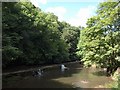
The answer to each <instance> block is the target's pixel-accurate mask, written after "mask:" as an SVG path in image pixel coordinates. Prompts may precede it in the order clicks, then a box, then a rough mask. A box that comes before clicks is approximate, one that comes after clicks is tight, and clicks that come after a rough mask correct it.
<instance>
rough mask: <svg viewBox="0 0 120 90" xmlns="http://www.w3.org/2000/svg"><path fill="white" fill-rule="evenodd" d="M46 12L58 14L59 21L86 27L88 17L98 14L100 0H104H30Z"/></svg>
mask: <svg viewBox="0 0 120 90" xmlns="http://www.w3.org/2000/svg"><path fill="white" fill-rule="evenodd" d="M30 1H31V2H32V3H33V4H34V5H35V6H36V7H39V8H40V9H41V10H42V11H44V12H51V13H54V14H55V15H56V16H58V20H59V21H65V22H67V23H69V24H71V25H72V26H83V27H86V22H87V19H88V18H90V17H92V16H94V15H96V13H95V11H96V9H97V6H98V4H99V2H102V1H103V0H30Z"/></svg>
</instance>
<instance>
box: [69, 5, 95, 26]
mask: <svg viewBox="0 0 120 90" xmlns="http://www.w3.org/2000/svg"><path fill="white" fill-rule="evenodd" d="M94 11H95V6H88V7H85V8H80V10H79V11H78V12H77V14H76V15H75V16H74V17H72V18H70V19H69V20H67V22H68V23H70V24H71V25H73V26H84V27H85V26H86V22H87V19H88V18H90V17H91V16H92V15H93V12H94Z"/></svg>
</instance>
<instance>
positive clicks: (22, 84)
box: [3, 63, 112, 88]
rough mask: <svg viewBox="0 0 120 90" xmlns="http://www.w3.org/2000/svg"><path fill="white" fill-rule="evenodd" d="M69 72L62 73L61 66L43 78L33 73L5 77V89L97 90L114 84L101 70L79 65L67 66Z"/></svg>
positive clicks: (48, 70)
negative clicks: (96, 89)
mask: <svg viewBox="0 0 120 90" xmlns="http://www.w3.org/2000/svg"><path fill="white" fill-rule="evenodd" d="M66 66H67V67H69V70H65V71H64V72H61V70H60V66H57V67H53V68H46V69H44V70H43V71H44V72H43V76H41V77H37V76H36V77H34V76H32V72H26V73H22V74H16V75H11V76H3V88H76V87H79V88H95V87H102V88H103V86H104V85H105V84H107V83H110V82H112V80H111V79H110V77H106V76H105V75H104V73H103V72H102V71H101V69H95V68H82V67H81V65H80V64H79V63H73V64H67V65H66Z"/></svg>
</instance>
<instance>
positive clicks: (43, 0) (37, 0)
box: [30, 0, 47, 7]
mask: <svg viewBox="0 0 120 90" xmlns="http://www.w3.org/2000/svg"><path fill="white" fill-rule="evenodd" d="M30 1H31V2H32V3H33V4H34V5H35V6H36V7H40V5H39V4H46V3H47V0H30Z"/></svg>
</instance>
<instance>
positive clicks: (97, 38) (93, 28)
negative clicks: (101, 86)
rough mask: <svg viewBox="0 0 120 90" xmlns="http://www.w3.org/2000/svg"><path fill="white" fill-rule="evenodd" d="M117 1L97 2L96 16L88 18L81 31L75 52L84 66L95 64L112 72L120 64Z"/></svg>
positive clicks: (119, 28)
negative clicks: (85, 25) (80, 57)
mask: <svg viewBox="0 0 120 90" xmlns="http://www.w3.org/2000/svg"><path fill="white" fill-rule="evenodd" d="M117 5H118V2H103V3H100V4H99V7H98V10H97V16H93V17H92V18H90V19H88V21H87V27H86V28H85V29H84V30H82V31H81V36H80V41H79V43H78V49H80V51H78V52H77V54H78V55H79V56H82V61H84V64H85V66H89V65H92V64H94V63H95V64H96V65H98V66H101V67H106V68H107V73H108V74H112V73H114V71H115V70H116V69H117V68H118V67H119V65H120V59H119V57H120V54H119V53H120V47H119V46H120V42H119V41H120V27H119V26H120V23H119V21H120V17H119V13H118V11H119V10H120V8H119V7H118V6H117Z"/></svg>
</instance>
